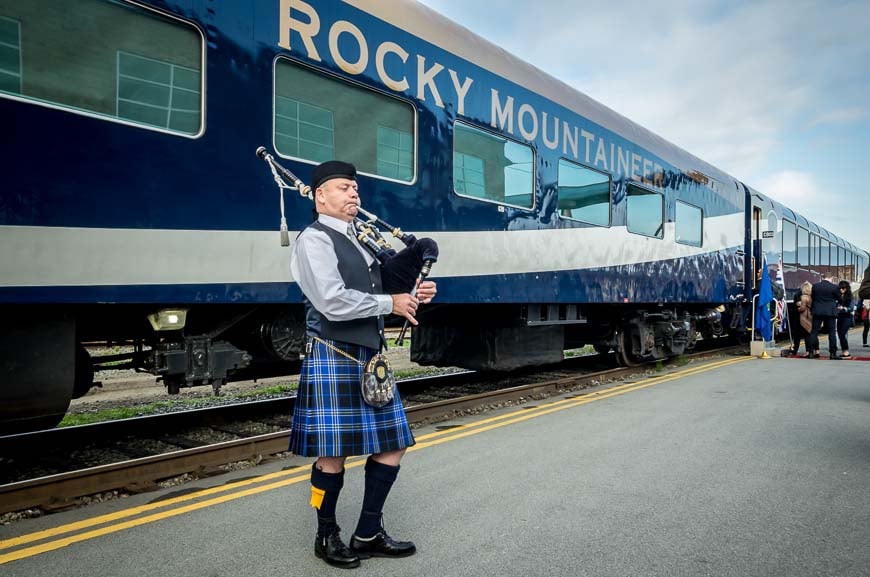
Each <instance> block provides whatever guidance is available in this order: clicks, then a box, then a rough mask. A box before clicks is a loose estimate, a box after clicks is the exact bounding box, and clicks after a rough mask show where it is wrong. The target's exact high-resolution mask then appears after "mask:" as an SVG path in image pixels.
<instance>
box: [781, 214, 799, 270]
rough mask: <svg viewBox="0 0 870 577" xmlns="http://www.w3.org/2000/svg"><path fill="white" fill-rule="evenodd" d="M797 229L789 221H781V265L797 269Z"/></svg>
mask: <svg viewBox="0 0 870 577" xmlns="http://www.w3.org/2000/svg"><path fill="white" fill-rule="evenodd" d="M796 238H797V227H796V226H795V223H793V222H791V221H790V220H783V221H782V264H783V266H791V267H797V264H798V259H797V245H796V244H795V240H796Z"/></svg>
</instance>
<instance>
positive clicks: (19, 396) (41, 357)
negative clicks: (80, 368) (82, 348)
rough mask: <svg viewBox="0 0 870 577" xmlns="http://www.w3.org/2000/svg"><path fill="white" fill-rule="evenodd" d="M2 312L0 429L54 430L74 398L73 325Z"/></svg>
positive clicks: (74, 347) (27, 314) (12, 430)
mask: <svg viewBox="0 0 870 577" xmlns="http://www.w3.org/2000/svg"><path fill="white" fill-rule="evenodd" d="M6 312H7V313H8V316H7V318H6V319H5V320H4V328H3V331H2V332H0V374H2V375H3V380H2V383H0V431H2V432H3V433H15V432H25V431H36V430H39V429H48V428H51V427H54V426H55V425H57V424H58V423H59V422H60V421H61V420H62V419H63V417H64V415H65V414H66V411H67V409H68V408H69V402H70V399H72V394H73V385H74V383H75V371H76V341H75V334H76V327H75V321H73V320H71V319H70V320H57V319H47V318H42V319H40V318H38V317H37V318H35V319H34V318H32V317H33V316H36V314H34V311H30V310H26V311H16V312H12V311H6ZM16 313H21V314H16ZM37 314H38V313H37ZM4 316H6V315H4Z"/></svg>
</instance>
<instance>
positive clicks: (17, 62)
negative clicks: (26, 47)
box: [0, 16, 21, 94]
mask: <svg viewBox="0 0 870 577" xmlns="http://www.w3.org/2000/svg"><path fill="white" fill-rule="evenodd" d="M0 90H2V91H4V92H12V93H14V94H18V93H20V92H21V23H20V22H18V20H12V19H11V18H3V17H2V16H0Z"/></svg>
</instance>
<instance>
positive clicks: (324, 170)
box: [311, 160, 356, 190]
mask: <svg viewBox="0 0 870 577" xmlns="http://www.w3.org/2000/svg"><path fill="white" fill-rule="evenodd" d="M333 178H348V179H350V180H356V167H355V166H354V165H352V164H351V163H349V162H342V161H340V160H327V161H326V162H324V163H322V164H318V165H317V166H316V167H315V169H314V172H312V173H311V188H313V189H315V190H316V189H317V187H318V186H320V185H321V184H323V183H324V182H326V181H327V180H331V179H333Z"/></svg>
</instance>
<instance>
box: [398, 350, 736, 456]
mask: <svg viewBox="0 0 870 577" xmlns="http://www.w3.org/2000/svg"><path fill="white" fill-rule="evenodd" d="M750 358H752V357H740V358H736V359H728V360H725V361H719V362H717V363H711V364H708V365H704V366H703V367H697V368H695V369H688V370H686V371H680V372H678V373H673V374H670V375H663V376H661V377H654V378H650V379H645V380H643V381H641V382H634V383H626V384H624V385H620V386H618V387H611V388H609V389H604V390H602V391H597V392H595V393H592V394H589V395H583V396H582V397H574V398H568V399H562V400H560V401H556V402H554V403H547V404H544V405H541V406H539V407H536V408H534V409H525V410H521V411H514V412H512V413H509V414H508V415H507V416H506V418H503V420H502V422H499V423H492V424H489V425H485V423H486V422H487V420H483V421H477V422H475V423H473V424H471V425H470V427H469V428H468V429H461V428H459V427H456V428H454V429H451V430H450V431H448V433H451V434H449V435H445V436H443V437H442V438H439V439H433V440H428V441H427V440H424V437H418V439H417V440H418V442H417V444H416V445H414V446H413V447H410V448H409V449H408V451H409V452H410V451H416V450H419V449H425V448H426V447H431V446H433V445H440V444H441V443H446V442H448V441H455V440H457V439H461V438H463V437H468V436H470V435H476V434H478V433H482V432H484V431H489V430H492V429H497V428H499V427H504V426H507V425H512V424H514V423H520V422H522V421H527V420H529V419H534V418H536V417H540V416H542V415H549V414H550V413H555V412H556V411H562V410H564V409H571V408H574V407H579V406H580V405H586V404H589V403H593V402H595V401H600V400H603V399H609V398H611V397H617V396H619V395H624V394H626V393H632V392H634V391H638V390H640V389H645V388H647V387H652V386H655V385H659V384H662V383H667V382H670V381H675V380H677V379H681V378H684V377H690V376H692V375H696V374H699V373H705V372H707V371H710V370H713V369H717V368H720V367H725V366H728V365H733V364H736V363H742V362H743V361H747V360H749V359H750ZM482 425H483V426H482ZM471 427H473V428H471ZM420 441H422V442H420Z"/></svg>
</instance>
